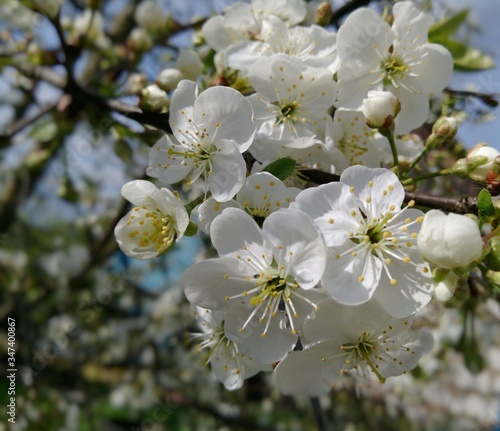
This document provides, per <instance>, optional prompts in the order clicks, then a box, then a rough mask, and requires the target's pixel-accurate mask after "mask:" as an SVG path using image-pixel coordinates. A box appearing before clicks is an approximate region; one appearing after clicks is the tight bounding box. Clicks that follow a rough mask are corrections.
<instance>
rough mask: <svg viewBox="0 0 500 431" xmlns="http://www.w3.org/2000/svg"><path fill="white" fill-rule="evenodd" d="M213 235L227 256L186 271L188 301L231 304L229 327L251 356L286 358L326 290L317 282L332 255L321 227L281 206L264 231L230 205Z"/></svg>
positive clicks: (205, 304) (207, 305) (211, 305)
mask: <svg viewBox="0 0 500 431" xmlns="http://www.w3.org/2000/svg"><path fill="white" fill-rule="evenodd" d="M210 236H211V239H212V244H213V245H214V247H215V249H216V250H217V252H218V253H219V256H220V257H219V258H216V259H208V260H205V261H202V262H199V263H197V264H195V265H194V266H192V267H191V268H189V269H188V270H187V271H186V272H185V273H184V275H183V277H182V279H181V285H182V286H183V288H184V291H185V293H186V296H187V298H188V300H189V301H190V302H191V303H192V304H195V305H198V306H200V307H204V308H209V309H220V310H223V309H225V310H227V315H226V320H225V325H224V331H225V334H226V336H227V337H228V338H229V339H230V340H232V341H234V342H235V343H237V344H238V346H239V348H240V351H241V352H242V353H244V354H245V355H247V356H249V357H251V358H256V359H258V360H260V361H262V362H265V363H272V362H274V361H276V360H278V359H280V358H282V357H283V356H284V355H285V354H286V353H287V352H288V351H290V350H291V349H292V348H293V346H294V345H295V343H296V341H297V335H298V333H299V331H300V330H301V328H302V323H303V321H304V319H305V318H306V317H307V315H308V314H309V313H310V312H312V311H314V310H315V309H316V306H315V302H317V301H319V299H321V298H323V297H324V294H321V293H319V292H317V291H315V290H314V289H313V288H314V287H315V286H316V285H317V284H318V282H319V280H320V279H321V275H322V273H323V271H324V269H325V262H326V249H325V245H324V241H323V238H322V237H321V235H320V233H319V231H318V230H317V228H316V227H315V226H314V224H313V222H312V220H311V219H310V218H309V217H308V216H307V215H306V214H304V213H302V212H300V211H293V210H290V209H282V210H279V211H276V212H274V213H273V214H271V215H270V216H269V217H267V218H266V220H265V221H264V223H263V227H262V230H261V229H260V228H259V226H258V225H257V223H256V222H255V221H254V220H253V219H252V218H251V217H250V216H249V215H248V214H246V213H245V212H244V211H242V210H240V209H237V208H227V209H225V210H224V211H223V212H222V214H221V215H219V216H218V217H216V218H215V220H214V221H213V222H212V226H211V229H210ZM282 307H283V308H282Z"/></svg>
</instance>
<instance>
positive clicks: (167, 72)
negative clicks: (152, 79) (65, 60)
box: [156, 68, 184, 91]
mask: <svg viewBox="0 0 500 431" xmlns="http://www.w3.org/2000/svg"><path fill="white" fill-rule="evenodd" d="M182 79H184V75H183V74H182V72H181V71H180V70H179V69H173V68H169V69H163V70H162V71H161V72H160V73H159V74H158V76H157V77H156V84H158V87H160V88H161V89H162V90H165V91H172V90H174V89H175V88H176V87H177V84H178V83H179V82H180V81H181V80H182Z"/></svg>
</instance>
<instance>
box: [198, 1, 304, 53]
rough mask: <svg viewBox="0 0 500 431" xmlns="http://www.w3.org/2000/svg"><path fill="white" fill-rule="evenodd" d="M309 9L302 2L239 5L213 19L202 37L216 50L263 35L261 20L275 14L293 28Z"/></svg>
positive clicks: (260, 2) (255, 2)
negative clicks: (261, 32)
mask: <svg viewBox="0 0 500 431" xmlns="http://www.w3.org/2000/svg"><path fill="white" fill-rule="evenodd" d="M306 13H307V10H306V6H305V3H304V1H303V0H252V2H251V3H250V4H247V3H236V4H235V5H234V6H233V7H232V8H231V9H229V10H228V11H227V13H226V14H225V15H224V16H221V15H216V16H214V17H212V18H210V19H209V20H208V21H207V22H206V23H205V24H203V27H202V33H203V37H204V38H205V40H206V41H207V43H208V44H209V45H210V47H212V48H213V49H214V50H216V51H224V50H225V49H226V48H228V47H229V46H230V45H232V44H233V43H236V42H239V41H243V40H249V39H250V38H251V37H252V36H255V35H258V34H259V33H260V27H261V23H262V20H263V19H264V18H265V17H267V16H269V15H274V16H276V17H279V18H280V19H281V20H283V21H285V22H286V23H288V24H290V25H295V24H298V23H299V22H301V21H302V20H303V19H304V18H305V16H306Z"/></svg>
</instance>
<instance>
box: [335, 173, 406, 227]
mask: <svg viewBox="0 0 500 431" xmlns="http://www.w3.org/2000/svg"><path fill="white" fill-rule="evenodd" d="M340 181H341V182H343V183H344V184H347V185H348V186H349V187H351V188H352V190H353V191H352V193H353V194H354V196H355V197H356V200H357V202H358V204H359V206H360V208H361V209H362V210H363V212H364V213H365V215H366V217H367V219H368V220H370V219H372V218H375V219H379V217H380V216H381V215H384V214H386V213H388V212H395V211H398V210H400V209H401V204H402V203H403V200H404V196H405V193H404V188H403V186H402V185H401V183H400V182H399V180H398V177H397V176H396V175H395V174H394V173H393V172H391V171H389V170H388V169H382V168H367V167H365V166H360V165H356V166H351V167H349V168H347V169H346V170H345V171H344V172H343V173H342V175H341V177H340Z"/></svg>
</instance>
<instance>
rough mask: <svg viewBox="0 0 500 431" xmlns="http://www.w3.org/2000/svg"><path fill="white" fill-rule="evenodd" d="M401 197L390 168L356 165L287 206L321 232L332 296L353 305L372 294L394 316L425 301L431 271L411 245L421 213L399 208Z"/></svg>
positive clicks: (405, 313)
mask: <svg viewBox="0 0 500 431" xmlns="http://www.w3.org/2000/svg"><path fill="white" fill-rule="evenodd" d="M403 199H404V189H403V186H402V185H401V183H400V182H399V179H398V178H397V177H396V175H395V174H394V173H393V172H391V171H389V170H387V169H370V168H367V167H364V166H358V165H356V166H351V167H350V168H347V169H346V170H345V171H344V172H343V173H342V175H341V177H340V182H337V183H329V184H324V185H321V186H319V187H316V188H313V189H306V190H304V191H302V192H301V193H300V194H299V195H298V196H297V198H296V199H295V202H293V203H292V204H291V205H290V208H293V209H295V208H296V209H299V210H301V211H304V212H306V213H307V214H309V215H310V216H311V217H312V218H313V219H314V221H315V223H316V224H317V226H318V227H319V229H320V230H321V232H322V233H323V236H324V238H325V242H326V245H327V246H328V248H329V260H328V264H327V268H326V270H325V274H324V276H323V279H322V284H323V286H324V287H325V288H326V289H327V290H328V292H329V293H330V295H331V296H332V297H333V298H334V299H335V300H336V301H338V302H340V303H343V304H348V305H357V304H362V303H364V302H367V301H368V300H370V299H371V298H372V297H374V299H375V300H376V301H377V302H378V303H379V304H380V305H381V306H382V307H383V308H384V309H385V310H386V311H387V312H388V313H389V314H392V315H393V316H396V317H406V316H409V315H411V314H413V313H415V312H416V311H418V310H420V309H421V308H423V307H424V306H425V305H426V304H427V303H428V302H429V301H430V299H431V291H432V279H431V278H430V270H429V268H428V265H427V264H426V263H425V261H424V259H423V257H422V255H421V253H420V252H419V250H418V248H417V247H416V240H417V236H418V230H419V228H420V223H421V221H422V220H423V213H422V212H421V211H419V210H416V209H413V208H411V206H408V207H406V208H404V209H401V204H402V203H403Z"/></svg>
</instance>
